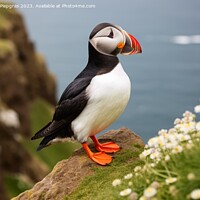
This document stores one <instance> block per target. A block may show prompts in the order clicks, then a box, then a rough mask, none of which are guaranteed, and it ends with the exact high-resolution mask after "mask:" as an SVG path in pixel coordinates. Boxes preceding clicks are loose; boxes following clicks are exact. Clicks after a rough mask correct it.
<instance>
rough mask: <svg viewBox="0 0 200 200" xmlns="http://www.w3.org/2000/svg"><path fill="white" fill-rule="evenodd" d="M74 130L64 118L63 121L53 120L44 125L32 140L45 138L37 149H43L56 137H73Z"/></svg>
mask: <svg viewBox="0 0 200 200" xmlns="http://www.w3.org/2000/svg"><path fill="white" fill-rule="evenodd" d="M72 135H73V132H72V130H71V128H70V126H69V124H67V123H66V122H65V121H64V120H62V121H52V122H49V123H48V124H47V125H46V126H44V127H43V128H42V129H41V130H39V131H38V132H37V133H36V134H35V135H34V136H33V137H32V138H31V140H35V139H38V138H42V137H44V138H43V140H42V141H41V143H40V144H39V146H38V148H37V151H39V150H41V149H43V148H44V147H46V146H48V145H49V144H50V142H51V141H52V140H53V139H55V138H65V137H71V136H72Z"/></svg>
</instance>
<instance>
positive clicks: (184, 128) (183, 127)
mask: <svg viewBox="0 0 200 200" xmlns="http://www.w3.org/2000/svg"><path fill="white" fill-rule="evenodd" d="M175 128H176V129H178V130H179V131H180V132H183V133H189V132H192V131H194V130H195V129H196V122H188V123H183V124H178V125H176V126H175Z"/></svg>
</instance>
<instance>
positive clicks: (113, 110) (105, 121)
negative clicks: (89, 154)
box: [72, 63, 131, 142]
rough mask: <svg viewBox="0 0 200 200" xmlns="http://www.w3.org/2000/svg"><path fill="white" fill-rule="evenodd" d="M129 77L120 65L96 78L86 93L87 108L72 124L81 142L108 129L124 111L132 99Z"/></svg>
mask: <svg viewBox="0 0 200 200" xmlns="http://www.w3.org/2000/svg"><path fill="white" fill-rule="evenodd" d="M130 91H131V84H130V80H129V77H128V76H127V74H126V73H125V72H124V70H123V68H122V66H121V64H120V63H119V64H118V65H117V66H116V67H115V68H114V69H113V70H112V71H111V72H109V73H106V74H102V75H98V76H96V77H94V78H93V79H92V81H91V83H90V85H89V86H88V88H87V90H86V92H87V95H88V96H89V100H88V103H87V106H86V107H85V109H84V110H83V111H82V113H81V114H80V115H79V116H78V117H77V118H76V119H75V120H74V121H73V122H72V129H73V131H74V133H75V136H76V137H77V139H78V140H79V141H80V142H83V141H85V140H87V137H89V136H91V135H95V134H97V133H99V132H100V131H102V130H103V129H105V128H107V127H108V126H109V125H110V124H111V123H113V122H114V121H115V120H116V119H117V118H118V117H119V116H120V114H121V113H122V112H123V111H124V109H125V107H126V105H127V103H128V101H129V98H130Z"/></svg>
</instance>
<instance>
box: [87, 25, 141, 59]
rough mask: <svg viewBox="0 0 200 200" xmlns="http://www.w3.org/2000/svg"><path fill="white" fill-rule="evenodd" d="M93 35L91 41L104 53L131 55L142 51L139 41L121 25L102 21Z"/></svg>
mask: <svg viewBox="0 0 200 200" xmlns="http://www.w3.org/2000/svg"><path fill="white" fill-rule="evenodd" d="M104 24H105V25H104ZM99 27H100V30H99ZM91 35H92V36H90V40H89V42H90V43H91V44H92V46H93V47H94V48H95V49H96V50H97V51H98V52H100V53H102V54H106V55H112V56H116V55H117V54H119V53H121V54H123V55H130V54H136V53H141V52H142V49H141V46H140V44H139V42H138V41H137V40H136V39H135V38H134V37H133V36H132V35H130V34H128V33H127V32H126V31H124V30H123V29H122V28H121V27H119V26H115V25H113V24H110V25H109V24H108V23H102V24H99V25H97V26H96V27H95V28H94V30H93V31H92V33H91Z"/></svg>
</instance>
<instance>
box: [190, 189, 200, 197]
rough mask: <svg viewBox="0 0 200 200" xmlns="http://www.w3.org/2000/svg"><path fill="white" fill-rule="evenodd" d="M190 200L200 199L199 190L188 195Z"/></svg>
mask: <svg viewBox="0 0 200 200" xmlns="http://www.w3.org/2000/svg"><path fill="white" fill-rule="evenodd" d="M190 197H191V198H192V199H200V189H195V190H193V191H192V192H191V193H190Z"/></svg>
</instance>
